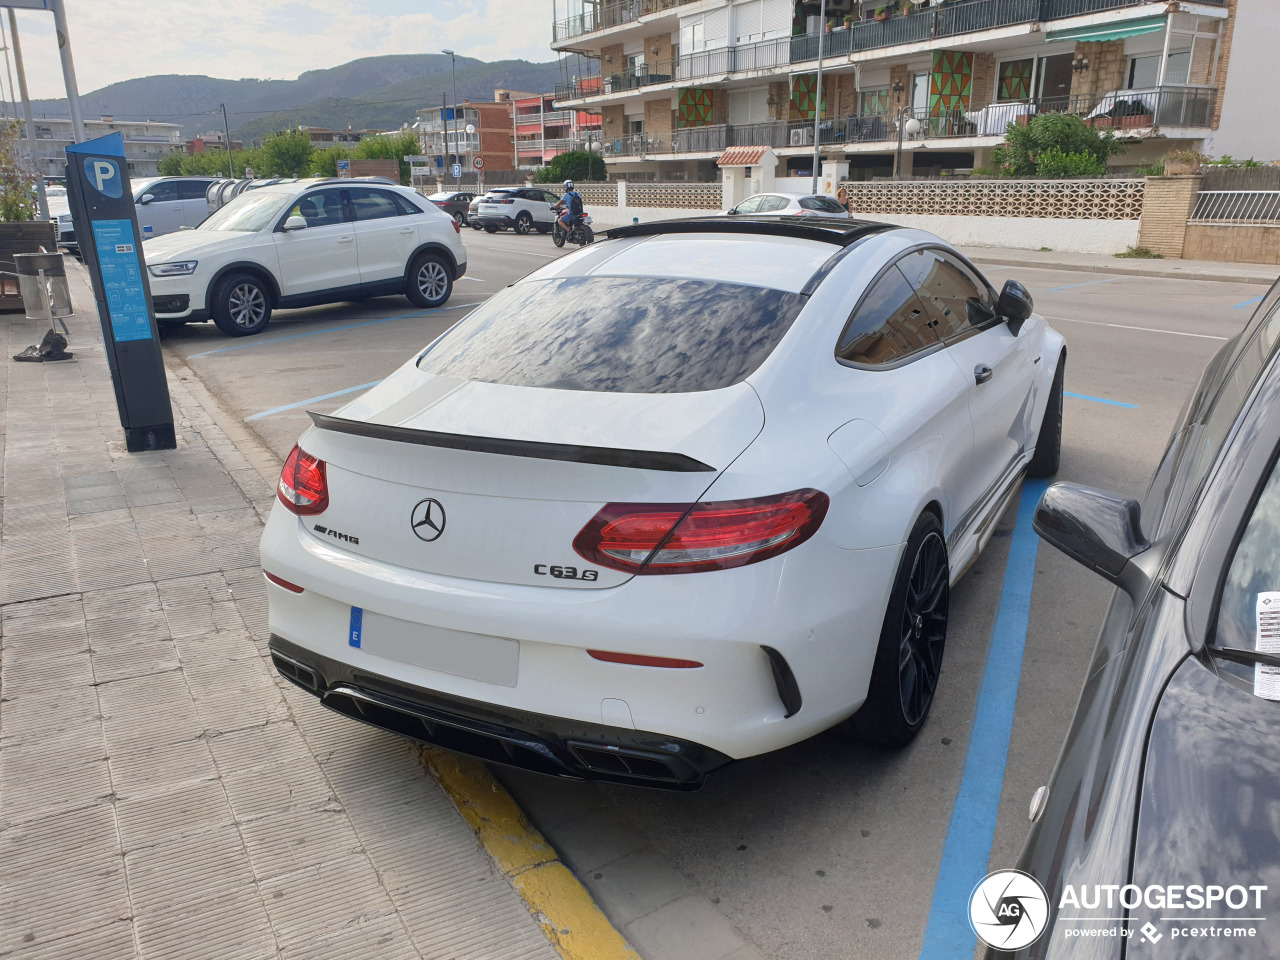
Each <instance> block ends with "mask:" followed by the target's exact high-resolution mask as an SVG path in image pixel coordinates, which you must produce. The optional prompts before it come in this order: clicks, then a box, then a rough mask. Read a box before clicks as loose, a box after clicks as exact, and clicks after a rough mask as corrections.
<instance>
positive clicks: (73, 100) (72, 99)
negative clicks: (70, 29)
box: [47, 0, 87, 143]
mask: <svg viewBox="0 0 1280 960" xmlns="http://www.w3.org/2000/svg"><path fill="white" fill-rule="evenodd" d="M47 2H48V4H49V12H50V13H52V14H53V28H54V30H55V31H56V32H57V35H58V55H59V56H60V57H61V59H62V82H63V83H64V84H66V87H67V109H69V110H70V111H71V135H72V137H74V138H75V141H76V143H84V142H85V140H86V139H87V138H86V137H85V135H84V115H83V114H82V113H81V112H80V90H79V88H78V87H77V86H76V65H75V63H74V62H72V60H71V36H70V35H69V34H68V33H67V11H66V9H65V8H64V7H63V5H62V0H47Z"/></svg>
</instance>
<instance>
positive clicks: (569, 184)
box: [564, 180, 573, 191]
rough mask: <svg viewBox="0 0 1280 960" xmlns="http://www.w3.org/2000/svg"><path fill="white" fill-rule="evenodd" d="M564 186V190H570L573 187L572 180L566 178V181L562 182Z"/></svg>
mask: <svg viewBox="0 0 1280 960" xmlns="http://www.w3.org/2000/svg"><path fill="white" fill-rule="evenodd" d="M564 188H565V190H566V191H569V190H572V189H573V181H572V180H566V181H565V182H564Z"/></svg>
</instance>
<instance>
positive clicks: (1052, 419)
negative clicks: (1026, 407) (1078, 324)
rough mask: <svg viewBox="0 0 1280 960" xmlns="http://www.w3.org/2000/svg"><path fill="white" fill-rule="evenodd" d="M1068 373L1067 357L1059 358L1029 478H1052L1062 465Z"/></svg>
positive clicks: (1037, 438) (1028, 470)
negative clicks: (1064, 396) (1064, 385)
mask: <svg viewBox="0 0 1280 960" xmlns="http://www.w3.org/2000/svg"><path fill="white" fill-rule="evenodd" d="M1066 372H1067V355H1066V353H1065V352H1064V353H1063V354H1061V355H1060V356H1059V357H1058V367H1057V369H1056V370H1054V372H1053V386H1052V387H1050V388H1049V402H1048V404H1046V405H1045V408H1044V419H1043V420H1041V421H1040V433H1039V434H1037V435H1036V452H1035V453H1034V454H1032V456H1031V462H1030V463H1028V464H1027V476H1028V477H1052V476H1053V475H1054V474H1055V473H1057V472H1058V466H1059V464H1061V463H1062V382H1063V379H1064V378H1065V376H1066Z"/></svg>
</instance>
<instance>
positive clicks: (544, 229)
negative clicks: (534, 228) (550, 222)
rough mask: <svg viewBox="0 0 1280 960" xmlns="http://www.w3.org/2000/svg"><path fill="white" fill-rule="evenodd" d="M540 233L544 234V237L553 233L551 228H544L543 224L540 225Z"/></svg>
mask: <svg viewBox="0 0 1280 960" xmlns="http://www.w3.org/2000/svg"><path fill="white" fill-rule="evenodd" d="M538 232H539V233H540V234H542V235H543V236H546V235H547V234H548V233H550V232H551V228H550V227H545V226H543V225H542V224H538Z"/></svg>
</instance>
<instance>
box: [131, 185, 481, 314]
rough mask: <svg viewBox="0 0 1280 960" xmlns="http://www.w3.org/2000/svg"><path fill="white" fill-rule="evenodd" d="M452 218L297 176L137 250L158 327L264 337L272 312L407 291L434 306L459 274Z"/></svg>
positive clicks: (419, 203) (388, 196) (393, 189)
mask: <svg viewBox="0 0 1280 960" xmlns="http://www.w3.org/2000/svg"><path fill="white" fill-rule="evenodd" d="M460 232H461V231H460V229H459V227H458V224H457V222H456V221H455V220H454V219H453V218H452V217H451V216H449V215H448V214H447V213H445V212H444V211H443V210H441V209H440V208H438V207H436V206H435V205H434V204H432V203H429V202H428V201H426V200H424V199H423V198H422V196H421V195H420V194H418V193H417V192H416V191H414V190H411V189H409V188H408V187H399V186H392V185H389V184H386V183H382V182H371V181H360V180H299V181H294V182H292V183H282V184H278V185H274V186H268V187H262V188H260V189H258V190H254V191H251V192H248V193H244V194H241V195H240V196H239V197H236V199H234V200H232V201H231V202H230V203H228V204H227V205H226V206H223V207H221V208H220V209H219V210H217V212H215V213H214V214H212V215H211V216H210V217H209V218H208V219H207V220H205V221H204V222H203V223H202V224H200V226H199V227H197V228H196V229H195V230H183V231H181V232H178V233H171V234H169V235H167V236H164V237H158V238H156V239H153V240H148V241H147V242H146V243H144V244H143V245H142V253H143V257H144V259H145V260H146V263H147V271H148V273H150V275H151V297H152V301H153V304H154V306H155V312H156V319H157V320H158V321H159V322H161V323H190V322H194V321H205V320H212V321H213V322H214V323H215V324H217V326H218V329H219V330H221V331H222V332H223V333H225V334H228V335H229V336H233V337H243V336H247V335H249V334H254V333H261V332H262V331H263V330H264V329H265V328H266V326H267V323H268V322H270V320H271V311H272V310H273V309H274V308H276V307H307V306H312V305H314V304H318V303H336V302H339V301H343V300H363V299H366V298H368V297H382V296H390V295H392V294H404V295H405V296H407V297H408V298H409V299H410V300H411V301H412V302H413V303H414V304H415V305H416V306H420V307H439V306H441V305H443V304H444V303H445V302H446V301H447V300H448V299H449V296H450V295H451V294H452V292H453V282H454V281H455V280H456V279H457V278H458V277H460V276H462V275H463V274H464V273H465V272H466V269H467V251H466V249H465V248H464V247H463V245H462V240H461V238H460V237H459V234H460Z"/></svg>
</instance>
